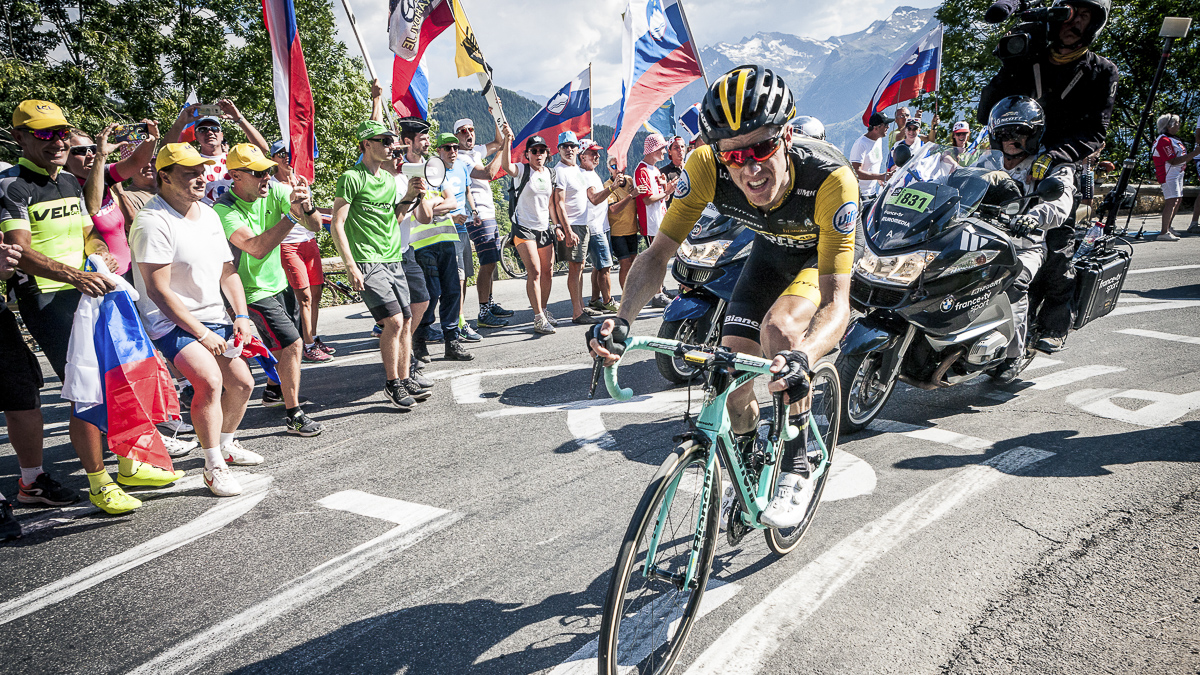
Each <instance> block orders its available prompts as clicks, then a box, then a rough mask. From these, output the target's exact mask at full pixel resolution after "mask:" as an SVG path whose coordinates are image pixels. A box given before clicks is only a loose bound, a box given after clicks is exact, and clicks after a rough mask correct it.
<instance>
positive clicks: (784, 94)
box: [588, 65, 858, 527]
mask: <svg viewBox="0 0 1200 675" xmlns="http://www.w3.org/2000/svg"><path fill="white" fill-rule="evenodd" d="M795 115H796V111H795V106H794V102H793V98H792V92H791V90H790V89H788V86H787V85H786V84H785V83H784V82H783V80H782V79H781V78H779V77H778V76H777V75H776V74H775V73H774V72H772V71H771V70H770V69H768V68H763V67H761V66H757V65H746V66H739V67H737V68H735V69H733V70H731V71H729V72H728V73H726V74H725V75H724V76H722V77H721V78H720V79H718V80H717V81H716V82H715V83H714V84H713V85H712V87H711V88H710V89H709V91H708V93H707V94H706V95H705V97H704V101H703V103H702V104H701V111H700V129H701V133H702V134H703V136H704V137H705V140H706V142H707V143H708V145H702V146H700V147H698V148H697V149H696V150H695V151H694V152H693V153H692V154H691V156H690V157H689V158H688V161H687V164H686V166H685V167H684V171H683V173H682V174H681V175H680V177H679V183H678V185H677V187H676V191H675V199H674V202H673V203H672V205H671V207H670V209H668V211H667V215H666V217H665V218H664V219H663V222H662V226H661V229H660V230H659V233H660V234H661V235H662V236H659V237H656V238H655V240H654V243H652V244H651V245H650V248H649V249H647V250H646V252H645V253H643V254H642V255H640V256H638V259H637V260H636V261H635V262H634V265H633V269H632V270H630V273H629V278H628V280H627V282H626V286H625V289H624V293H625V296H624V298H622V302H621V311H620V314H619V315H618V316H617V318H615V319H608V320H606V321H604V322H603V323H602V324H599V325H597V326H596V327H594V328H593V329H592V330H591V331H590V332H589V334H588V345H589V347H590V348H591V350H592V351H593V353H595V354H596V355H598V356H600V357H603V358H605V360H606V361H607V362H608V363H609V364H612V363H615V362H616V360H617V358H618V357H619V355H620V352H621V351H622V347H621V343H622V342H623V341H624V339H625V337H626V336H627V335H628V334H629V323H630V322H631V321H632V320H633V319H634V317H636V316H637V315H638V312H640V311H641V309H642V307H643V306H645V304H646V302H647V301H648V300H649V299H650V298H651V296H653V295H654V294H655V293H656V292H658V289H659V285H660V284H661V282H662V279H663V275H664V274H665V272H666V269H667V265H668V263H669V262H670V260H671V258H672V256H673V255H674V254H675V251H676V249H678V248H679V244H680V242H682V241H684V239H685V238H686V237H687V235H688V232H689V231H690V230H691V229H692V227H693V226H694V225H695V224H696V221H697V220H698V219H699V218H700V214H701V212H702V211H703V210H704V207H705V206H706V205H708V204H709V203H710V202H711V203H712V204H713V205H714V206H715V207H716V208H717V210H718V211H720V212H721V213H722V214H725V215H729V216H733V217H736V218H739V219H741V220H742V221H744V222H746V223H747V224H748V225H749V226H750V227H752V228H753V229H754V230H755V231H756V232H757V235H758V236H756V237H755V242H754V249H753V252H752V253H751V255H750V259H749V260H748V261H747V262H746V267H745V269H744V270H743V272H742V275H741V277H740V279H739V280H738V284H737V287H736V288H735V290H734V293H733V299H732V301H731V302H730V304H729V309H728V313H727V315H726V318H725V325H724V327H723V328H722V330H721V333H722V338H721V344H722V345H724V346H725V347H728V348H730V349H732V350H734V351H738V352H744V353H750V354H759V353H764V352H765V353H768V354H776V357H775V360H774V363H773V366H772V372H775V373H777V375H778V376H779V378H778V379H777V380H775V381H773V382H772V383H771V384H770V387H769V389H770V391H772V392H786V394H787V401H788V403H797V402H800V401H802V400H803V399H804V398H805V397H806V396H807V392H808V373H809V367H808V366H809V364H810V363H813V362H815V361H816V360H817V359H819V358H821V357H822V356H824V355H825V353H826V352H828V351H829V350H830V349H832V348H833V347H834V345H835V344H837V341H838V340H839V339H840V338H841V336H842V334H843V332H844V331H845V330H846V325H847V324H848V323H849V319H850V269H851V265H852V263H853V260H854V230H855V225H856V224H857V222H858V183H857V180H856V177H855V174H854V170H853V169H851V168H850V166H849V164H848V163H847V162H846V160H845V159H844V158H843V157H842V156H841V154H840V153H837V152H834V151H832V150H831V149H830V148H832V146H830V145H828V144H827V143H823V142H821V141H817V140H813V139H807V138H800V137H799V136H797V135H796V134H795V128H794V127H793V126H791V125H790V124H788V122H789V121H790V120H791V119H792V118H793V117H795ZM728 401H729V402H728V407H729V413H730V417H731V423H732V426H733V431H734V433H736V434H738V435H739V437H740V439H741V442H742V443H743V444H744V445H743V447H746V446H748V445H749V444H751V443H753V441H754V438H755V435H756V427H757V424H758V402H757V401H756V400H755V397H754V391H753V388H752V387H743V388H741V389H739V390H738V391H736V392H734V393H732V394H731V395H730V396H729V399H728ZM806 445H807V443H806V438H805V436H804V435H802V436H801V437H800V438H799V439H797V440H796V441H793V442H790V443H788V444H787V446H786V452H785V456H784V458H783V464H782V466H781V469H782V471H781V474H780V477H779V481H778V483H777V484H776V491H775V496H774V498H773V499H772V500H771V504H770V505H769V506H768V508H767V509H766V511H764V513H763V515H762V517H761V520H762V522H763V523H764V524H766V525H768V526H771V527H792V526H794V525H796V524H798V523H799V522H800V520H801V519H802V518H803V515H804V510H805V507H806V506H807V504H808V502H809V499H810V498H811V496H812V490H813V486H812V482H811V481H810V480H809V479H808V475H809V467H808V459H807V457H806V453H805V452H804V448H805V447H806Z"/></svg>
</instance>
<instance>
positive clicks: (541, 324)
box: [533, 316, 558, 335]
mask: <svg viewBox="0 0 1200 675" xmlns="http://www.w3.org/2000/svg"><path fill="white" fill-rule="evenodd" d="M533 332H535V333H540V334H542V335H554V334H555V333H556V332H558V331H556V330H554V326H553V325H552V324H551V323H550V322H549V321H547V320H546V317H545V316H540V317H534V318H533Z"/></svg>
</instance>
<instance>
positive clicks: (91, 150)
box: [71, 145, 96, 157]
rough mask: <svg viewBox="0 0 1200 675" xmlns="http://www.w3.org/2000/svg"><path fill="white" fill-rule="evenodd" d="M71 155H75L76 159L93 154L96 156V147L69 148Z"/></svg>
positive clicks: (80, 146) (78, 146)
mask: <svg viewBox="0 0 1200 675" xmlns="http://www.w3.org/2000/svg"><path fill="white" fill-rule="evenodd" d="M71 154H72V155H75V156H76V157H84V156H87V155H94V154H96V146H95V145H76V146H75V147H73V148H71Z"/></svg>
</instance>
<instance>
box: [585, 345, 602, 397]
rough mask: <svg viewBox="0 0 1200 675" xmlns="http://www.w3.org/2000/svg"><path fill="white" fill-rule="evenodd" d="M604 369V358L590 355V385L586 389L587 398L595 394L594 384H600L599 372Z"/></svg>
mask: <svg viewBox="0 0 1200 675" xmlns="http://www.w3.org/2000/svg"><path fill="white" fill-rule="evenodd" d="M603 370H604V358H603V357H600V356H595V357H592V386H591V388H590V389H588V400H589V401H590V400H591V399H592V398H594V397H595V396H596V385H598V384H600V373H601V372H603Z"/></svg>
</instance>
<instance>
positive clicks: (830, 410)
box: [763, 361, 842, 556]
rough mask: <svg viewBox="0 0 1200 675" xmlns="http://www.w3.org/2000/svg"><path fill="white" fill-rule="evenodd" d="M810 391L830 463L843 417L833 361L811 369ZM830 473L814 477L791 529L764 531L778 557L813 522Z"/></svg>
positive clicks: (773, 479)
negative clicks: (799, 516)
mask: <svg viewBox="0 0 1200 675" xmlns="http://www.w3.org/2000/svg"><path fill="white" fill-rule="evenodd" d="M812 391H813V398H812V408H810V410H811V411H812V414H813V417H814V418H815V419H816V422H817V428H818V429H819V430H820V431H821V440H822V441H824V442H825V448H826V450H828V453H829V462H832V461H833V451H834V448H835V447H837V437H838V427H839V426H840V424H841V419H842V411H841V407H842V388H841V383H840V382H839V381H838V373H837V368H836V367H834V365H833V364H831V363H829V362H828V361H826V362H824V363H819V364H817V367H816V368H813V371H812ZM810 456H811V453H810ZM782 463H783V462H782V458H780V460H779V461H776V462H775V464H774V465H772V470H771V485H775V483H776V481H778V480H779V467H780V465H781V464H782ZM829 473H830V470H829V467H826V468H825V471H824V472H823V473H822V474H821V476H820V477H819V478H817V484H816V486H815V489H814V490H813V496H812V501H810V502H809V503H808V507H807V508H806V509H805V510H804V518H803V520H801V521H800V524H798V525H796V526H795V527H793V528H778V529H777V528H773V527H772V528H767V529H766V530H764V531H763V534H764V535H766V538H767V548H769V549H771V551H772V552H774V553H775V554H777V555H781V556H782V555H787V554H788V553H791V552H792V551H794V550H796V547H797V546H799V545H800V539H801V537H803V536H804V533H805V532H806V531H807V530H808V526H809V525H810V524H812V519H813V517H814V516H816V515H817V507H819V506H820V505H821V494H822V493H823V492H825V484H826V483H827V482H829Z"/></svg>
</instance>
